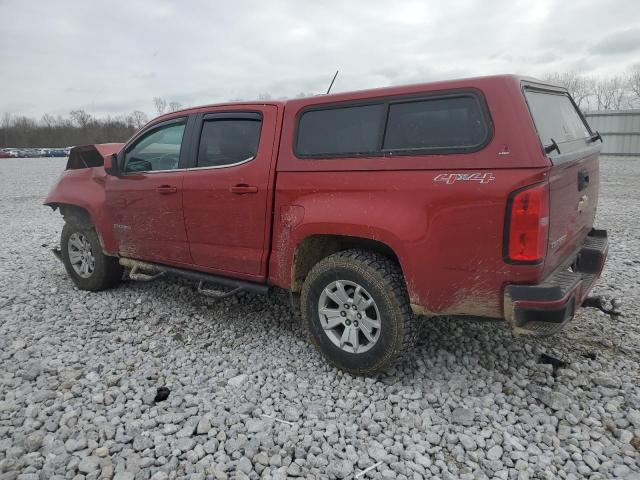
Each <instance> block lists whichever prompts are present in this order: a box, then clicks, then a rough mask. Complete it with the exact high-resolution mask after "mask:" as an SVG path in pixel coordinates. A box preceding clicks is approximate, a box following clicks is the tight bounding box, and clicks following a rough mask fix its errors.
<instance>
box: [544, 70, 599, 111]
mask: <svg viewBox="0 0 640 480" xmlns="http://www.w3.org/2000/svg"><path fill="white" fill-rule="evenodd" d="M544 79H545V80H546V81H548V82H551V83H555V84H556V85H561V86H563V87H564V88H566V89H567V91H568V92H569V94H570V95H571V97H572V98H573V100H574V101H575V102H576V105H578V108H579V109H581V110H588V109H589V107H590V102H589V100H590V99H591V97H592V96H593V94H594V87H595V81H594V79H593V78H590V77H585V76H583V75H580V74H579V73H577V72H573V71H572V72H554V73H548V74H546V75H545V76H544Z"/></svg>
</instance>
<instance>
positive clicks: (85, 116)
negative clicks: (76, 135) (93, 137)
mask: <svg viewBox="0 0 640 480" xmlns="http://www.w3.org/2000/svg"><path fill="white" fill-rule="evenodd" d="M69 116H71V120H72V121H73V122H75V123H76V125H78V126H79V127H80V128H86V127H87V125H89V123H91V121H92V120H93V118H92V117H91V114H89V113H87V112H85V111H84V110H71V112H69Z"/></svg>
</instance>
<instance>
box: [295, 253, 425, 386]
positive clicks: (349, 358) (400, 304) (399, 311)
mask: <svg viewBox="0 0 640 480" xmlns="http://www.w3.org/2000/svg"><path fill="white" fill-rule="evenodd" d="M301 310H302V313H303V315H304V317H305V321H306V325H307V330H308V333H309V336H310V338H311V341H312V342H313V343H314V344H315V345H316V347H317V348H318V350H319V351H320V353H321V354H322V355H323V357H324V358H325V359H326V360H327V361H328V362H329V363H331V364H332V365H334V366H336V367H337V368H340V369H341V370H345V371H347V372H349V373H352V374H356V375H373V374H376V373H380V372H383V371H384V370H386V369H387V368H388V367H389V366H390V365H392V364H393V363H394V362H395V361H396V360H397V359H398V358H399V357H401V356H402V355H403V354H405V353H407V352H409V351H411V350H412V347H413V345H414V344H415V339H416V332H417V325H416V318H415V316H414V315H413V314H412V313H411V311H410V308H409V299H408V295H407V290H406V287H405V282H404V277H403V275H402V271H401V270H400V267H399V266H398V265H397V264H396V263H395V262H393V261H392V260H391V259H389V258H387V257H385V256H383V255H381V254H378V253H375V252H368V251H363V250H345V251H342V252H338V253H335V254H333V255H330V256H328V257H326V258H324V259H323V260H321V261H320V262H318V263H317V264H316V265H315V266H314V267H313V268H312V269H311V272H309V275H308V276H307V278H306V280H305V283H304V286H303V288H302V294H301Z"/></svg>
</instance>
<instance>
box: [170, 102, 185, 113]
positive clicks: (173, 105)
mask: <svg viewBox="0 0 640 480" xmlns="http://www.w3.org/2000/svg"><path fill="white" fill-rule="evenodd" d="M180 109H182V104H181V103H180V102H171V103H169V111H170V112H177V111H178V110H180Z"/></svg>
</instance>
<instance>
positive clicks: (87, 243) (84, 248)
mask: <svg viewBox="0 0 640 480" xmlns="http://www.w3.org/2000/svg"><path fill="white" fill-rule="evenodd" d="M60 251H61V254H62V262H63V263H64V266H65V268H66V270H67V273H68V274H69V277H71V280H73V283H75V284H76V286H77V287H78V288H79V289H80V290H89V291H92V292H97V291H100V290H106V289H107V288H112V287H114V286H115V285H117V284H118V282H119V281H120V279H121V278H122V272H123V268H122V266H121V265H120V264H119V263H118V259H117V258H114V257H110V256H108V255H105V254H104V252H103V251H102V246H101V245H100V240H99V239H98V234H97V233H96V231H95V229H94V228H93V227H92V226H91V225H85V224H82V223H76V222H73V221H67V222H66V223H65V225H64V227H63V229H62V235H61V237H60Z"/></svg>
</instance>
